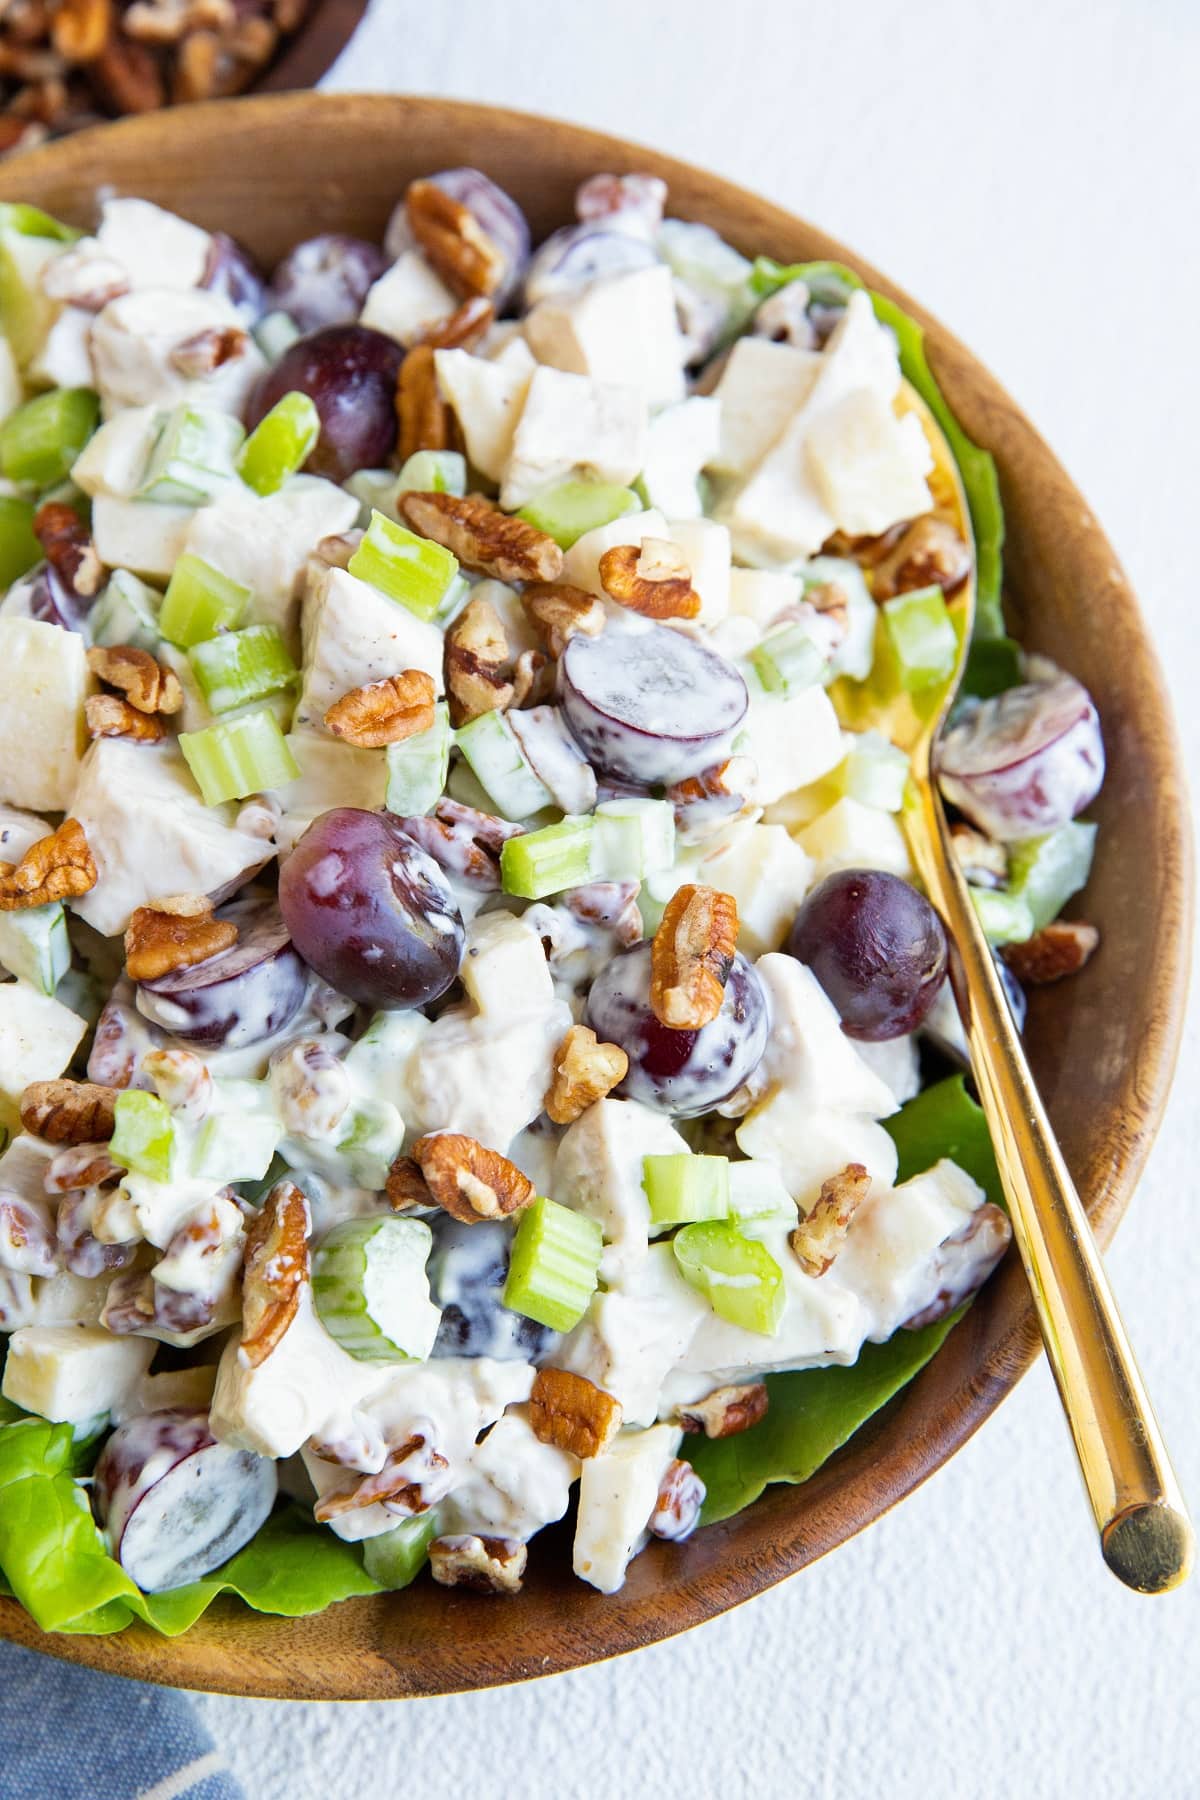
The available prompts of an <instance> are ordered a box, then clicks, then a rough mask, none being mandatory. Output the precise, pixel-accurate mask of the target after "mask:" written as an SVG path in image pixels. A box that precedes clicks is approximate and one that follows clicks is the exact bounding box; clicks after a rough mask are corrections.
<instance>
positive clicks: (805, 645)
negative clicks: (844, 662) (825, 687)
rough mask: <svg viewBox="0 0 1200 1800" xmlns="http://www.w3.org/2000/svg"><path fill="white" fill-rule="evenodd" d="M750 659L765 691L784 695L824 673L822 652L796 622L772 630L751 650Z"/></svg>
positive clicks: (802, 686) (806, 684)
mask: <svg viewBox="0 0 1200 1800" xmlns="http://www.w3.org/2000/svg"><path fill="white" fill-rule="evenodd" d="M750 661H751V663H752V664H753V665H754V672H755V674H756V675H757V676H758V679H759V680H760V681H761V682H762V684H763V687H764V688H765V689H766V690H767V692H768V694H782V695H783V696H784V697H785V698H786V697H788V696H789V695H792V694H798V693H800V692H801V691H802V690H803V689H804V688H810V687H813V686H815V685H816V683H817V682H819V681H820V679H821V677H822V675H823V674H824V673H825V656H824V653H823V652H822V650H821V649H820V648H819V646H818V645H816V644H814V642H813V640H812V638H811V637H810V636H809V634H808V632H807V631H805V629H804V627H803V625H799V624H791V625H784V626H783V627H782V628H781V629H780V630H779V631H772V632H771V633H770V634H769V635H768V636H767V637H765V638H764V639H763V641H762V643H761V644H759V645H758V646H757V648H756V649H754V650H752V651H751V652H750Z"/></svg>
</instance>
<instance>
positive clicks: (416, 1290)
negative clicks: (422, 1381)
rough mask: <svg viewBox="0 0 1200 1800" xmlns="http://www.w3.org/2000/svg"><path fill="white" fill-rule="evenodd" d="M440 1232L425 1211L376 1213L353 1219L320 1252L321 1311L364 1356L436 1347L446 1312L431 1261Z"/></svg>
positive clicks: (409, 1355) (407, 1356)
mask: <svg viewBox="0 0 1200 1800" xmlns="http://www.w3.org/2000/svg"><path fill="white" fill-rule="evenodd" d="M432 1248H433V1233H432V1232H431V1231H430V1229H429V1227H428V1225H426V1224H425V1223H424V1222H423V1221H422V1220H421V1219H398V1218H396V1217H395V1215H394V1214H391V1213H384V1214H383V1215H382V1216H380V1215H379V1214H376V1215H375V1216H374V1217H371V1218H366V1219H346V1220H345V1221H343V1223H342V1224H340V1225H335V1226H334V1228H333V1230H332V1231H330V1232H327V1233H326V1236H325V1238H324V1240H323V1241H322V1243H321V1245H320V1248H319V1249H318V1250H317V1251H316V1252H315V1254H314V1256H313V1264H312V1292H313V1301H314V1303H315V1305H316V1309H317V1316H318V1317H319V1319H320V1321H321V1323H322V1325H323V1326H324V1327H325V1329H326V1331H327V1332H328V1333H329V1335H330V1337H331V1338H333V1339H334V1340H335V1342H336V1343H338V1344H340V1345H341V1347H342V1349H343V1350H344V1351H345V1352H346V1353H347V1355H349V1356H353V1357H354V1358H355V1360H356V1361H357V1362H378V1363H399V1362H412V1361H414V1360H417V1361H419V1360H421V1359H422V1358H424V1357H426V1356H428V1355H429V1352H430V1351H431V1350H432V1348H433V1340H434V1339H435V1338H436V1336H437V1329H438V1323H439V1321H440V1319H441V1313H440V1312H439V1310H438V1308H437V1307H436V1306H435V1305H434V1304H433V1302H432V1301H431V1300H430V1298H429V1277H428V1275H427V1274H426V1273H425V1264H426V1262H427V1261H428V1258H429V1252H430V1250H431V1249H432Z"/></svg>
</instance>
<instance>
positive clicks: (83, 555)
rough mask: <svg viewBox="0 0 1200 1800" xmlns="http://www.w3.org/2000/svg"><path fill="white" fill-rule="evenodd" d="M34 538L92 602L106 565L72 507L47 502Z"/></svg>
mask: <svg viewBox="0 0 1200 1800" xmlns="http://www.w3.org/2000/svg"><path fill="white" fill-rule="evenodd" d="M51 267H53V264H51ZM33 535H34V537H35V538H36V539H37V541H38V543H39V544H40V545H41V546H42V549H43V550H44V551H45V552H46V561H47V562H48V563H49V564H50V567H51V568H52V569H53V570H54V573H55V574H56V575H57V576H58V578H59V580H60V581H61V582H63V583H64V584H65V585H66V586H67V587H68V588H70V590H71V592H72V593H73V594H78V595H79V596H80V597H81V598H82V599H84V600H90V599H91V598H92V597H93V595H95V594H98V593H99V592H100V584H101V582H102V581H103V580H104V564H103V563H102V562H101V561H100V558H99V557H98V556H97V555H96V546H95V545H94V544H93V542H92V534H91V532H90V531H89V530H88V528H87V526H86V525H85V524H84V523H83V520H82V519H81V518H80V517H79V514H78V513H77V512H76V511H75V509H74V508H73V507H70V506H67V505H65V504H64V502H63V501H61V500H47V501H46V502H45V504H44V505H42V506H39V507H38V509H37V511H36V512H35V513H34V515H33ZM89 655H90V652H89Z"/></svg>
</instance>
